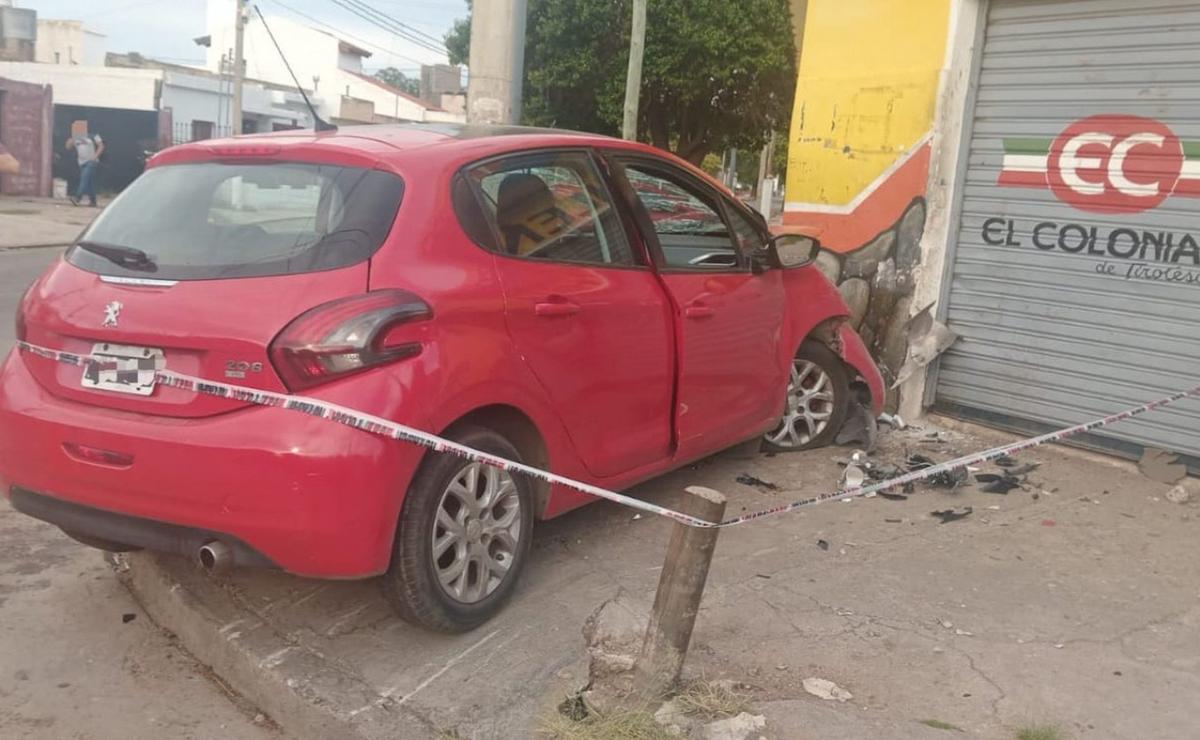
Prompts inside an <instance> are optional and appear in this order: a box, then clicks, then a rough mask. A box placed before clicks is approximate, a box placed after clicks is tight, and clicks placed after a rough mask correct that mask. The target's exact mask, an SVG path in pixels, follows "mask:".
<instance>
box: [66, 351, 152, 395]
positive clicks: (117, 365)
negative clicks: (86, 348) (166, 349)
mask: <svg viewBox="0 0 1200 740" xmlns="http://www.w3.org/2000/svg"><path fill="white" fill-rule="evenodd" d="M92 356H93V357H97V358H99V359H100V362H96V363H91V364H89V365H87V366H86V367H85V368H84V371H83V379H82V380H81V381H80V384H81V385H82V386H83V387H84V388H98V389H100V390H102V391H115V392H117V393H132V394H133V395H135V396H148V395H150V394H151V393H153V392H154V377H155V376H154V371H155V370H156V369H157V368H161V367H162V366H163V351H162V350H161V349H155V348H153V347H131V346H128V345H124V344H109V343H107V342H101V343H99V344H96V345H93V346H92Z"/></svg>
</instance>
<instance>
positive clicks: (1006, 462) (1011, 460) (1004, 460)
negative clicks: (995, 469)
mask: <svg viewBox="0 0 1200 740" xmlns="http://www.w3.org/2000/svg"><path fill="white" fill-rule="evenodd" d="M992 462H994V463H996V464H997V465H999V466H1000V467H1002V468H1015V467H1016V466H1017V458H1015V457H1010V456H1009V455H1001V456H1000V457H998V458H996V459H995V460H993V461H992Z"/></svg>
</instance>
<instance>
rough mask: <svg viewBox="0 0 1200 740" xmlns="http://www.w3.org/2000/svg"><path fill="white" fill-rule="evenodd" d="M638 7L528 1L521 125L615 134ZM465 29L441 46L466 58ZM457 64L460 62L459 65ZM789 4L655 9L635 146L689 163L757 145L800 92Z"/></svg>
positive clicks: (662, 0)
mask: <svg viewBox="0 0 1200 740" xmlns="http://www.w3.org/2000/svg"><path fill="white" fill-rule="evenodd" d="M631 6H632V3H631V0H529V3H528V9H529V15H528V19H527V23H526V42H525V80H524V95H523V97H524V103H523V107H524V116H523V117H524V122H525V123H530V124H534V125H543V126H558V127H561V128H569V129H578V130H583V131H595V132H598V133H604V134H613V135H615V134H619V133H620V129H621V119H622V111H623V106H624V96H625V75H626V69H627V66H628V63H629V32H630V25H631V13H632V7H631ZM469 46H470V23H469V21H468V20H460V21H458V22H457V23H456V24H455V27H454V29H453V30H452V31H451V32H450V33H449V34H448V35H447V37H446V48H447V50H448V51H449V52H450V54H451V57H452V61H453V60H454V59H455V58H457V59H459V61H463V60H465V52H466V50H468V49H469ZM456 55H457V56H456ZM795 72H796V49H795V43H794V41H793V36H792V26H791V13H790V10H789V7H788V0H739V1H738V2H730V1H729V0H649V3H648V10H647V18H646V50H645V58H644V60H643V65H642V89H641V93H640V101H639V104H638V107H639V110H638V117H639V122H638V133H639V138H641V139H642V140H644V141H649V142H651V143H653V144H654V145H655V146H658V147H660V148H663V149H670V150H673V151H675V152H676V153H677V154H679V155H680V156H681V157H683V158H685V159H688V160H690V161H692V162H700V161H702V160H703V159H704V155H705V154H707V153H709V152H711V151H713V150H719V149H723V148H725V147H733V146H736V147H742V148H750V149H753V148H757V147H761V146H762V144H763V142H764V141H765V140H766V138H767V137H768V136H769V135H770V132H771V131H772V130H779V129H785V128H786V127H787V126H786V123H787V120H788V118H789V116H790V115H791V107H792V99H793V95H794V92H795V85H796V74H795Z"/></svg>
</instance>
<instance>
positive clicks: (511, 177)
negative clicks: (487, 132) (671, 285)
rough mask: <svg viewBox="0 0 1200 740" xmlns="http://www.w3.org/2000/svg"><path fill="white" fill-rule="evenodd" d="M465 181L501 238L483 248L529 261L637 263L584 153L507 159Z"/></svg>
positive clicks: (474, 172)
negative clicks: (474, 192)
mask: <svg viewBox="0 0 1200 740" xmlns="http://www.w3.org/2000/svg"><path fill="white" fill-rule="evenodd" d="M467 176H468V179H469V180H470V181H471V183H472V184H473V186H474V188H475V190H476V193H477V196H478V199H479V201H480V202H481V203H482V205H483V210H484V215H485V218H486V219H487V220H488V221H489V222H490V224H491V226H492V228H493V229H494V231H495V233H496V234H497V235H498V237H499V244H498V245H496V244H494V243H488V242H481V243H482V244H483V246H486V247H488V248H492V249H496V251H499V252H500V253H501V254H507V255H511V256H513V257H526V258H529V259H543V260H552V261H561V262H584V263H589V264H613V265H633V264H636V262H637V261H636V260H635V258H634V255H633V252H632V250H631V249H630V247H629V241H628V240H627V239H626V237H625V231H624V230H623V228H622V226H621V220H620V218H619V216H618V215H617V213H616V211H615V210H614V208H613V201H612V198H611V197H610V196H609V194H608V191H607V189H605V187H604V184H603V182H602V181H601V179H600V176H599V173H597V171H596V168H595V166H594V165H593V164H592V161H591V158H590V157H588V156H587V155H586V154H582V153H579V152H546V153H541V154H535V155H522V156H519V157H510V158H506V159H501V160H494V161H491V162H486V163H484V164H482V165H479V166H477V167H475V168H473V169H471V170H470V171H469V172H468V173H467ZM464 227H466V225H464ZM468 233H470V229H468ZM492 241H493V242H494V240H492Z"/></svg>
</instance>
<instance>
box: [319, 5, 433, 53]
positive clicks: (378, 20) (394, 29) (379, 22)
mask: <svg viewBox="0 0 1200 740" xmlns="http://www.w3.org/2000/svg"><path fill="white" fill-rule="evenodd" d="M333 3H334V4H335V5H338V6H340V7H342V8H344V9H346V10H349V11H350V12H351V13H354V14H355V15H357V16H358V17H359V18H362V19H363V20H365V21H367V22H368V23H370V24H372V25H374V26H377V27H379V28H381V29H383V30H385V31H387V32H389V33H391V34H394V35H396V36H399V37H400V38H402V39H404V40H406V41H408V42H409V43H411V44H414V45H416V46H418V47H420V48H422V49H425V50H426V51H432V52H435V53H437V54H439V55H441V56H446V50H445V48H439V47H437V46H435V45H433V44H432V43H430V42H428V41H425V40H423V39H421V38H420V37H418V36H413V35H412V34H410V33H407V32H406V31H404V30H403V29H402V28H401V27H399V26H396V25H395V24H394V21H389V20H387V18H388V16H384V15H382V14H379V12H378V11H374V15H372V14H371V13H370V12H367V11H364V10H362V9H361V8H359V7H358V6H356V5H352V4H351V3H350V2H349V1H348V0H333ZM368 7H369V6H368Z"/></svg>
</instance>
